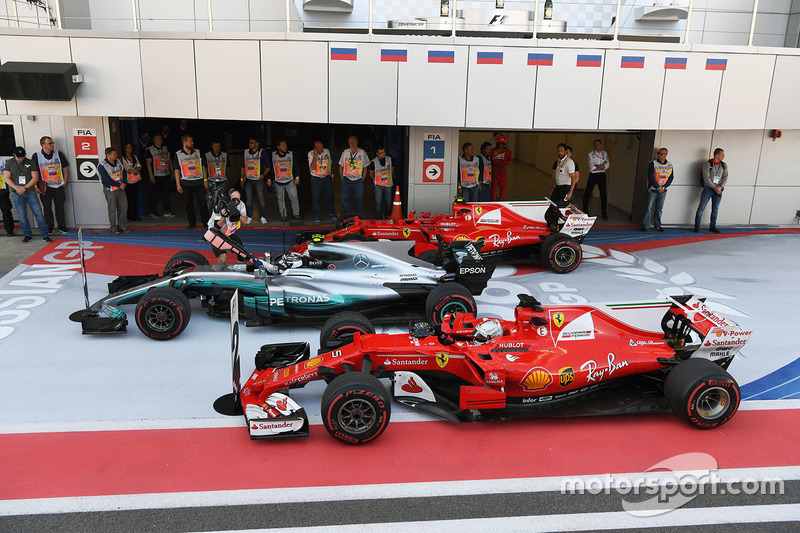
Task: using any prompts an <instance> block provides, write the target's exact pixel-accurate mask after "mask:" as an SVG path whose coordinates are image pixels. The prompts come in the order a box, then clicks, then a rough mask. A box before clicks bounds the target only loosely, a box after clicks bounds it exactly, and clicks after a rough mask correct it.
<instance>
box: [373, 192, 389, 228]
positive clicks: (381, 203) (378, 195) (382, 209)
mask: <svg viewBox="0 0 800 533" xmlns="http://www.w3.org/2000/svg"><path fill="white" fill-rule="evenodd" d="M384 213H385V215H386V216H384ZM391 213H392V187H391V186H389V187H384V186H382V185H376V186H375V218H377V219H379V220H383V219H385V218H387V217H388V216H389V215H390V214H391Z"/></svg>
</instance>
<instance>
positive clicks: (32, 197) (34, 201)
mask: <svg viewBox="0 0 800 533" xmlns="http://www.w3.org/2000/svg"><path fill="white" fill-rule="evenodd" d="M11 199H12V200H14V206H15V207H16V208H17V214H18V215H19V223H20V224H22V233H23V234H25V236H26V237H33V232H32V231H31V223H30V222H29V221H28V207H30V208H31V211H33V218H35V219H36V225H37V226H39V233H41V234H42V238H43V239H46V238H47V237H49V236H50V232H49V231H47V222H45V220H44V212H43V211H42V204H41V203H40V202H39V195H38V194H36V191H35V190H29V191H28V192H26V193H25V194H23V195H19V194H17V193H16V192H15V191H13V190H12V191H11Z"/></svg>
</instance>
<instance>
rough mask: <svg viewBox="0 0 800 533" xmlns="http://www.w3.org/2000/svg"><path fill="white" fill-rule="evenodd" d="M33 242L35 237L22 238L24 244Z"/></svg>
mask: <svg viewBox="0 0 800 533" xmlns="http://www.w3.org/2000/svg"><path fill="white" fill-rule="evenodd" d="M32 240H33V237H30V236H28V235H25V236H24V237H23V238H22V242H31V241H32Z"/></svg>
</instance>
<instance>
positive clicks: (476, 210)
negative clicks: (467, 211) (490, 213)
mask: <svg viewBox="0 0 800 533" xmlns="http://www.w3.org/2000/svg"><path fill="white" fill-rule="evenodd" d="M482 212H483V207H481V206H479V205H476V206H475V216H477V217H479V216H481V213H482Z"/></svg>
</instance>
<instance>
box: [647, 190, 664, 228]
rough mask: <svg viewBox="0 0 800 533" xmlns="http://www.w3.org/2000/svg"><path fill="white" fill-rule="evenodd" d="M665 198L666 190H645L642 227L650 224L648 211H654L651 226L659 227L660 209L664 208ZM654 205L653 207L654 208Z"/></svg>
mask: <svg viewBox="0 0 800 533" xmlns="http://www.w3.org/2000/svg"><path fill="white" fill-rule="evenodd" d="M666 198H667V191H664V192H662V193H659V192H658V191H647V209H645V210H644V220H642V227H643V228H646V227H647V226H649V225H650V213H651V212H653V211H655V213H654V217H653V218H655V220H654V221H653V227H655V228H660V227H661V210H662V209H664V200H665V199H666ZM654 207H655V209H654Z"/></svg>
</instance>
